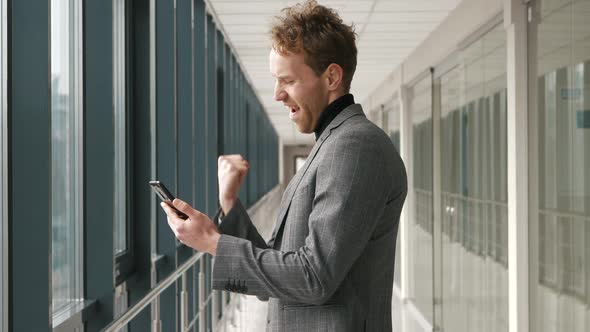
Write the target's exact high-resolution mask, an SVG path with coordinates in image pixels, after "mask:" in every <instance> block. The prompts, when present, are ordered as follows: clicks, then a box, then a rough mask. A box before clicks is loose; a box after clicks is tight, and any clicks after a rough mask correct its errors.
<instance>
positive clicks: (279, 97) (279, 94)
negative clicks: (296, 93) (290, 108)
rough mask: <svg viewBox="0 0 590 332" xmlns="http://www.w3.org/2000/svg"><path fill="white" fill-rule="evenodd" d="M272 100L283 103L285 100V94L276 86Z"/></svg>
mask: <svg viewBox="0 0 590 332" xmlns="http://www.w3.org/2000/svg"><path fill="white" fill-rule="evenodd" d="M274 92H275V93H274V98H275V100H276V101H283V100H285V99H287V93H286V92H285V91H283V90H282V89H280V88H279V87H278V86H275V91H274Z"/></svg>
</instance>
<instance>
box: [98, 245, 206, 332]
mask: <svg viewBox="0 0 590 332" xmlns="http://www.w3.org/2000/svg"><path fill="white" fill-rule="evenodd" d="M203 256H204V254H203V253H202V252H200V253H197V254H195V255H193V256H192V257H191V258H189V259H188V260H187V261H186V262H184V263H183V264H182V265H181V266H180V267H179V268H178V269H176V270H175V271H174V272H172V273H171V274H170V275H169V276H168V277H167V278H166V279H164V280H163V281H161V282H160V283H158V284H157V285H156V286H155V287H154V288H153V289H152V290H151V291H150V292H149V293H148V294H147V295H146V296H144V297H143V298H142V299H141V300H139V302H137V303H136V304H135V305H134V306H133V307H131V308H129V309H127V311H125V312H124V313H123V314H122V315H121V316H120V317H119V318H117V319H116V320H114V321H112V322H111V323H110V324H109V325H108V326H107V327H105V328H104V330H103V332H116V331H119V330H120V329H121V328H123V327H125V326H126V325H127V324H128V323H129V322H130V321H131V320H132V319H133V318H135V316H137V315H138V314H139V313H140V312H141V311H142V310H143V309H145V307H147V306H148V305H149V304H152V302H154V301H155V300H156V299H158V297H159V296H160V294H162V292H164V290H166V289H167V288H168V287H169V286H170V285H172V284H174V282H176V281H177V280H178V279H180V278H181V277H182V276H183V275H184V273H185V272H186V271H187V270H188V269H189V268H191V267H192V266H193V265H194V264H195V263H197V262H198V261H199V260H200V259H201V258H203Z"/></svg>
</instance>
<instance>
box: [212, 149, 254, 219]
mask: <svg viewBox="0 0 590 332" xmlns="http://www.w3.org/2000/svg"><path fill="white" fill-rule="evenodd" d="M248 167H249V165H248V162H247V161H246V160H245V159H244V158H242V156H240V155H239V154H232V155H226V156H219V159H218V160H217V179H218V180H219V203H220V204H221V209H222V210H223V212H224V213H225V214H227V213H229V210H231V208H232V207H233V206H234V203H235V202H236V199H238V191H239V190H240V186H241V185H242V181H243V180H244V176H245V175H246V173H248Z"/></svg>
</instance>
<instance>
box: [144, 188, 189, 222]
mask: <svg viewBox="0 0 590 332" xmlns="http://www.w3.org/2000/svg"><path fill="white" fill-rule="evenodd" d="M149 184H150V187H152V189H153V190H154V192H155V193H156V195H158V197H160V199H161V200H162V202H166V203H167V204H168V205H169V206H170V207H171V208H172V209H174V211H175V212H176V214H178V216H179V217H180V218H181V219H184V220H186V219H188V216H187V215H186V214H184V213H182V212H180V211H178V209H177V208H175V207H174V205H172V201H174V196H173V195H172V194H171V193H170V191H169V190H168V188H166V186H165V185H164V183H162V182H161V181H150V182H149Z"/></svg>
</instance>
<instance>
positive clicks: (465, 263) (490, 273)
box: [440, 25, 508, 332]
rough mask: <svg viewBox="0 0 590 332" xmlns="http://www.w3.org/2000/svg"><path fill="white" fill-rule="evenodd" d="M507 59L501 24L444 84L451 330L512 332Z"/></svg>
mask: <svg viewBox="0 0 590 332" xmlns="http://www.w3.org/2000/svg"><path fill="white" fill-rule="evenodd" d="M505 59H506V40H505V32H504V29H503V27H502V25H498V26H496V27H495V28H494V29H492V30H491V31H490V32H488V33H486V34H485V35H484V36H482V37H481V38H480V39H479V40H477V41H475V42H474V43H472V44H471V45H470V46H468V47H467V48H465V49H464V50H462V51H461V52H460V61H459V64H458V66H457V67H455V68H453V69H452V70H451V71H449V72H448V73H446V74H444V75H443V76H442V77H441V79H440V87H441V162H442V170H441V174H442V178H441V180H442V183H441V184H442V188H441V190H442V193H441V194H442V209H443V211H442V232H443V234H442V255H441V257H442V264H441V266H442V274H443V275H442V279H441V280H442V297H443V299H442V300H443V301H442V313H443V317H442V327H443V329H444V330H446V331H458V332H463V331H464V332H467V331H484V332H485V331H490V332H496V331H507V330H508V279H507V277H508V275H507V266H508V256H507V249H508V242H507V241H508V224H507V220H508V208H507V187H506V185H507V175H506V174H507V159H506V158H507V154H506V153H507V150H506V149H507V146H506V143H507V136H506V63H505Z"/></svg>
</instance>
